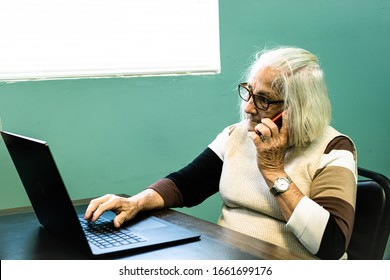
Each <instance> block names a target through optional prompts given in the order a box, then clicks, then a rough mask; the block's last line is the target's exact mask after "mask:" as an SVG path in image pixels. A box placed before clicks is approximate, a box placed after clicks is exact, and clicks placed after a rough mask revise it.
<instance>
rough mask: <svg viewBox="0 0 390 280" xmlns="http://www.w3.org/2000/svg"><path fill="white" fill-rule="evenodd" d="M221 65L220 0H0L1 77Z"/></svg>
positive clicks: (210, 69)
mask: <svg viewBox="0 0 390 280" xmlns="http://www.w3.org/2000/svg"><path fill="white" fill-rule="evenodd" d="M219 72H220V52H219V19H218V0H164V1H162V0H1V1H0V80H1V81H15V80H34V79H62V78H85V77H118V76H139V75H170V74H185V75H187V74H200V73H201V74H204V73H219Z"/></svg>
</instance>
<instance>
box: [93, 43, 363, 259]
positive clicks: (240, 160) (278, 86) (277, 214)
mask: <svg viewBox="0 0 390 280" xmlns="http://www.w3.org/2000/svg"><path fill="white" fill-rule="evenodd" d="M238 93H239V96H240V97H241V99H242V104H241V111H242V120H241V122H239V123H236V124H233V125H231V126H229V127H227V128H225V129H224V130H223V131H222V132H221V133H220V134H219V135H218V136H217V137H216V138H215V140H214V141H213V142H212V143H211V144H210V145H209V146H208V147H207V148H206V149H205V150H204V151H203V152H202V153H201V154H200V155H199V156H198V157H197V158H196V159H195V160H194V161H193V162H191V163H190V164H189V165H187V166H186V167H184V168H183V169H181V170H179V171H177V172H174V173H171V174H169V175H168V176H166V177H165V178H163V179H161V180H159V181H157V182H156V183H154V184H152V185H151V186H149V187H148V188H147V189H145V190H144V191H143V192H141V193H139V194H137V195H135V196H132V197H130V198H122V197H118V196H115V195H105V196H103V197H100V198H97V199H94V200H92V201H91V203H90V205H89V206H88V208H87V211H86V213H85V219H87V220H90V221H95V220H96V219H97V218H98V217H99V216H100V215H101V214H102V213H103V212H104V211H107V210H112V211H114V212H116V214H117V216H116V217H115V219H114V225H115V226H116V227H120V226H121V224H122V223H124V222H125V221H128V220H130V219H132V218H133V217H134V216H135V215H136V214H137V213H139V212H140V211H144V210H151V209H161V208H164V207H165V208H168V207H184V206H187V207H190V206H194V205H197V204H200V203H201V202H202V201H203V200H205V199H206V198H207V197H209V196H211V195H213V194H214V193H216V192H218V191H219V192H220V194H221V197H222V200H223V207H222V213H221V216H220V218H219V220H218V224H220V225H222V226H225V227H228V228H230V229H233V230H236V231H239V232H242V233H245V234H247V235H250V236H253V237H256V238H259V239H262V240H265V241H268V242H270V243H273V244H276V245H278V246H281V247H285V248H289V249H290V250H292V251H294V252H297V253H301V254H305V255H309V256H311V257H314V258H321V259H340V258H346V254H345V252H346V248H347V246H348V243H349V240H350V237H351V234H352V228H353V223H354V209H355V199H356V181H357V171H356V150H355V147H354V144H353V142H352V141H351V140H350V138H348V137H347V136H346V135H343V134H342V133H340V132H338V131H337V130H335V129H334V128H332V127H331V126H330V125H329V123H330V119H331V107H330V102H329V98H328V94H327V89H326V85H325V81H324V77H323V72H322V70H321V68H320V66H319V61H318V59H317V57H316V56H314V55H313V54H311V53H310V52H308V51H306V50H304V49H300V48H293V47H283V48H276V49H271V50H264V51H262V52H260V53H258V54H257V55H256V58H255V60H254V62H253V64H252V66H251V67H250V68H249V71H248V73H247V77H246V81H245V82H243V83H240V84H239V85H238ZM277 115H280V116H279V117H275V116H277Z"/></svg>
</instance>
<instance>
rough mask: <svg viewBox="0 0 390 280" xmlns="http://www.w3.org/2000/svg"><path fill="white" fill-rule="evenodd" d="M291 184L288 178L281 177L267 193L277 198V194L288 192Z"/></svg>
mask: <svg viewBox="0 0 390 280" xmlns="http://www.w3.org/2000/svg"><path fill="white" fill-rule="evenodd" d="M291 183H292V181H291V179H290V177H288V176H286V177H282V178H277V179H276V180H275V182H274V185H273V186H272V187H271V188H270V189H269V191H270V192H271V193H272V194H273V195H274V196H277V195H278V194H281V193H284V192H285V191H287V190H288V188H289V187H290V184H291Z"/></svg>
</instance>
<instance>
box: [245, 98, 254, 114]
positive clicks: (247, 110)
mask: <svg viewBox="0 0 390 280" xmlns="http://www.w3.org/2000/svg"><path fill="white" fill-rule="evenodd" d="M244 111H245V113H247V114H256V113H257V109H256V107H255V104H254V103H253V97H252V96H251V98H250V99H249V100H248V101H247V102H245V105H244Z"/></svg>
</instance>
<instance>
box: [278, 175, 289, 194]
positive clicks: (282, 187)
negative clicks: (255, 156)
mask: <svg viewBox="0 0 390 280" xmlns="http://www.w3.org/2000/svg"><path fill="white" fill-rule="evenodd" d="M289 185H290V182H289V181H288V180H287V179H285V178H279V179H277V180H276V181H275V186H276V187H277V188H278V190H279V191H282V192H284V191H287V189H288V186H289Z"/></svg>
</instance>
